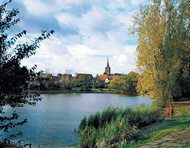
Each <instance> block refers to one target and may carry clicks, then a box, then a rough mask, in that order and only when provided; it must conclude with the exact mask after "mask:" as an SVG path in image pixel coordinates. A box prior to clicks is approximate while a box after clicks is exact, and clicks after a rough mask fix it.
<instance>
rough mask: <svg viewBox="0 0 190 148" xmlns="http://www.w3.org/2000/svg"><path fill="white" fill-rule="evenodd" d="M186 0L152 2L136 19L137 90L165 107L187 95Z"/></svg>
mask: <svg viewBox="0 0 190 148" xmlns="http://www.w3.org/2000/svg"><path fill="white" fill-rule="evenodd" d="M189 18H190V3H189V0H180V1H176V0H164V1H162V0H152V2H151V3H150V4H148V5H146V6H141V7H140V11H139V12H138V13H137V15H136V16H135V22H134V27H135V28H138V30H137V34H138V36H139V39H138V47H137V52H138V61H137V67H138V69H139V71H140V73H141V75H139V76H138V85H137V89H138V92H139V93H140V94H141V95H151V96H152V97H153V98H154V100H155V101H154V103H156V104H157V105H159V106H163V107H164V106H166V105H167V104H169V103H170V102H171V101H172V99H173V98H178V97H181V96H184V95H190V87H189V84H190V83H189V82H190V81H189V80H190V79H189V78H190V74H189V73H190V42H189V38H190V21H189Z"/></svg>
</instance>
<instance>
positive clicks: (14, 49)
mask: <svg viewBox="0 0 190 148" xmlns="http://www.w3.org/2000/svg"><path fill="white" fill-rule="evenodd" d="M10 2H11V0H9V2H7V3H4V4H2V5H0V130H3V131H6V132H8V129H9V128H11V127H15V126H16V125H20V124H23V123H25V122H27V120H26V119H25V120H22V121H19V120H17V119H18V117H19V115H18V114H17V113H16V112H13V113H12V116H5V115H4V110H3V108H4V106H5V105H7V106H9V107H22V106H24V104H29V105H33V104H35V102H36V101H38V100H39V99H40V98H39V95H36V94H34V95H31V94H28V93H27V92H23V90H25V89H27V88H28V84H29V82H30V81H31V80H35V78H36V76H37V74H36V73H35V72H34V70H35V67H36V66H34V67H33V68H31V69H28V68H27V67H26V66H21V61H22V60H23V59H24V58H29V57H30V56H32V55H34V54H35V53H36V49H37V48H38V47H39V44H40V42H41V41H42V40H44V39H46V38H49V37H50V35H51V34H52V33H53V32H54V31H53V30H52V31H50V32H49V33H48V32H47V31H42V34H41V36H40V37H38V38H36V39H34V41H33V42H31V43H23V44H16V43H17V41H18V39H19V38H21V37H22V36H24V35H26V34H27V32H26V31H25V30H24V31H22V32H20V33H18V34H17V35H15V36H13V37H10V36H8V31H9V29H10V28H11V27H12V26H14V25H16V24H17V23H19V21H20V19H19V18H15V17H16V16H17V15H18V14H19V10H18V9H14V8H13V9H12V10H7V9H6V6H7V5H8V4H9V3H10ZM13 137H14V136H12V138H13Z"/></svg>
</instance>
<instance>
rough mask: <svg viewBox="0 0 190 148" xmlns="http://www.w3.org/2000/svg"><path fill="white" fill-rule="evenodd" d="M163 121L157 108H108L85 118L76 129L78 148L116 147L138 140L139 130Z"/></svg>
mask: <svg viewBox="0 0 190 148" xmlns="http://www.w3.org/2000/svg"><path fill="white" fill-rule="evenodd" d="M163 120H164V117H163V116H162V112H161V111H160V110H159V109H158V108H154V107H147V106H144V105H140V106H138V107H136V108H135V109H132V108H131V107H126V108H125V109H122V108H118V107H116V108H114V107H108V108H107V109H105V110H103V112H102V113H99V112H97V113H96V114H94V115H93V114H91V115H90V116H89V117H88V118H87V117H86V116H85V117H84V118H83V119H82V120H81V123H80V124H79V127H78V134H79V136H80V139H79V145H80V147H110V146H111V147H118V146H120V145H123V144H129V143H130V142H131V141H136V140H138V137H139V135H140V134H141V132H140V129H141V128H142V127H145V126H148V125H150V124H153V123H156V122H161V121H163Z"/></svg>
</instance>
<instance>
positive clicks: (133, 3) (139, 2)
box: [131, 0, 145, 6]
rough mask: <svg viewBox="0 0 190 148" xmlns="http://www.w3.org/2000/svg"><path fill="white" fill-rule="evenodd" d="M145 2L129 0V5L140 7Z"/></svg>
mask: <svg viewBox="0 0 190 148" xmlns="http://www.w3.org/2000/svg"><path fill="white" fill-rule="evenodd" d="M144 1H145V0H131V4H132V5H136V6H138V5H140V4H141V3H143V2H144Z"/></svg>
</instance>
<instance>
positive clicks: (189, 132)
mask: <svg viewBox="0 0 190 148" xmlns="http://www.w3.org/2000/svg"><path fill="white" fill-rule="evenodd" d="M187 142H190V127H187V128H186V129H184V130H181V131H178V132H175V133H172V134H169V135H167V136H165V137H163V138H162V139H159V140H155V141H153V142H150V143H147V144H145V145H143V146H140V148H180V147H181V146H183V145H185V144H186V143H187ZM189 147H190V145H189Z"/></svg>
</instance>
